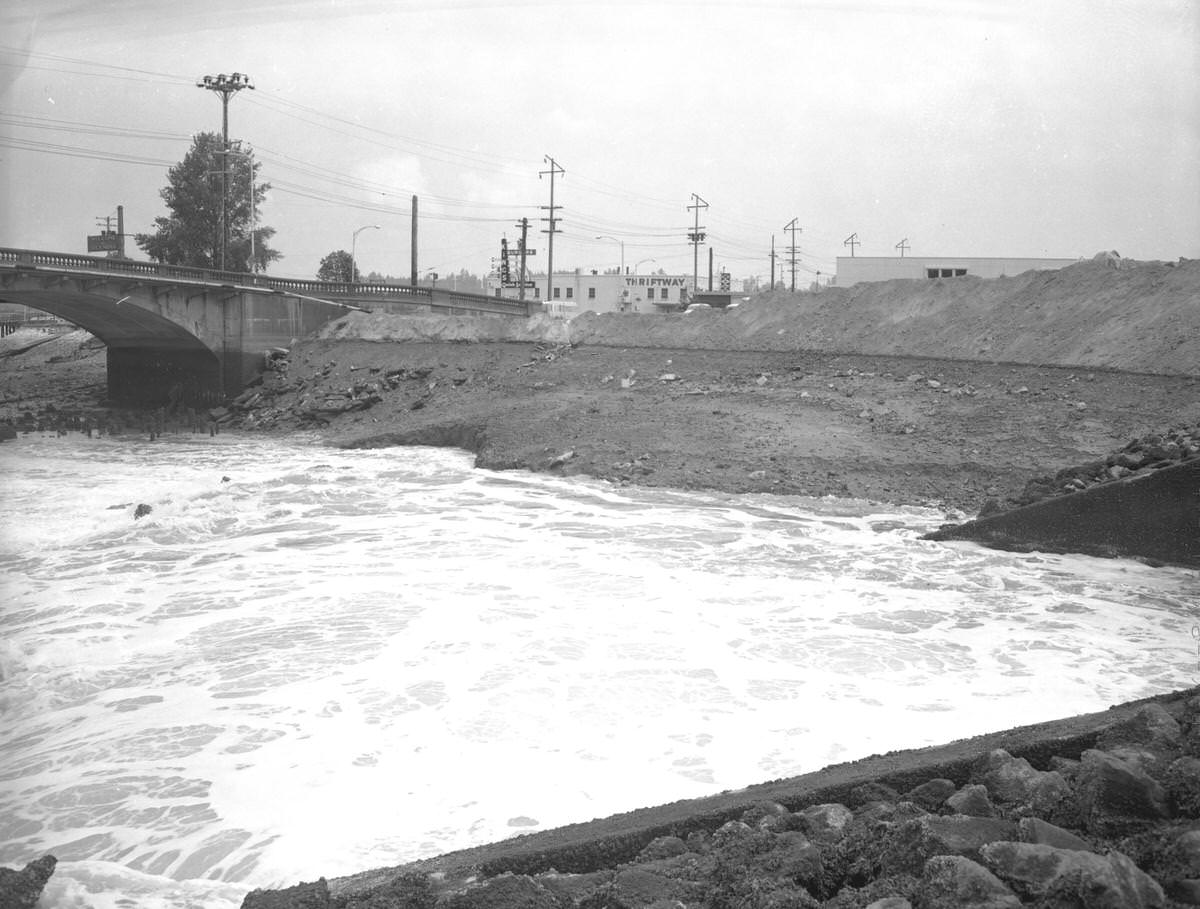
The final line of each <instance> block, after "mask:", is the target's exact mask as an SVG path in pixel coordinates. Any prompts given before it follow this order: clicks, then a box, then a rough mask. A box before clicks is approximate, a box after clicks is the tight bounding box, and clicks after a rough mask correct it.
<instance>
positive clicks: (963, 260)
mask: <svg viewBox="0 0 1200 909" xmlns="http://www.w3.org/2000/svg"><path fill="white" fill-rule="evenodd" d="M1078 261H1079V260H1078V259H1018V258H1012V259H1007V258H983V257H971V256H838V260H837V280H836V281H834V284H835V285H836V286H837V287H850V286H852V285H854V284H860V283H862V282H864V281H892V280H894V279H896V278H911V279H919V280H929V279H932V278H961V277H963V276H964V275H974V276H975V277H977V278H1004V277H1009V278H1011V277H1013V276H1014V275H1019V274H1022V273H1023V272H1027V271H1044V270H1047V269H1056V268H1066V267H1067V266H1068V265H1074V264H1075V263H1076V262H1078Z"/></svg>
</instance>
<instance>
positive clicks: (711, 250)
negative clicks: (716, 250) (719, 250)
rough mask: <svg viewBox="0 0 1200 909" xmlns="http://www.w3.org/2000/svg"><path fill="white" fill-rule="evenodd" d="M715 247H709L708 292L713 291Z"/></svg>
mask: <svg viewBox="0 0 1200 909" xmlns="http://www.w3.org/2000/svg"><path fill="white" fill-rule="evenodd" d="M712 266H713V248H712V247H711V246H710V247H709V248H708V292H709V293H712Z"/></svg>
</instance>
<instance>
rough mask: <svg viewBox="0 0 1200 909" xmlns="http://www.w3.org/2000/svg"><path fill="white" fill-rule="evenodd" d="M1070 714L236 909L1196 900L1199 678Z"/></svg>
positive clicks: (1174, 903) (1154, 903)
mask: <svg viewBox="0 0 1200 909" xmlns="http://www.w3.org/2000/svg"><path fill="white" fill-rule="evenodd" d="M1091 719H1093V720H1095V719H1097V717H1095V716H1094V717H1092V718H1091ZM1084 725H1085V728H1086V731H1080V729H1079V728H1078V727H1077V726H1076V727H1072V725H1071V724H1070V723H1069V722H1066V721H1064V722H1063V723H1060V724H1054V723H1051V724H1043V726H1042V727H1040V728H1037V729H1034V730H1032V733H1031V734H1025V735H1023V734H1022V733H1023V732H1030V731H1028V730H1026V731H1023V730H1014V731H1013V734H1012V736H1011V742H1012V744H1010V745H1009V748H1011V751H1010V750H1008V749H1007V748H1004V747H996V741H995V740H994V737H988V739H989V741H987V742H983V743H980V744H978V745H975V743H973V742H970V741H968V742H966V743H963V745H962V746H961V747H959V748H958V749H953V748H952V747H951V746H946V747H945V748H943V749H932V751H933V752H934V754H933V756H932V757H931V756H930V755H927V754H922V753H921V752H899V753H896V754H893V755H888V756H886V758H885V759H879V761H878V763H880V764H882V763H883V762H884V761H885V760H886V762H887V764H888V765H889V766H890V767H891V768H892V769H891V770H890V772H883V773H879V774H878V775H877V776H875V777H874V778H870V776H868V777H867V779H866V781H864V780H863V778H862V777H861V776H859V777H856V776H855V775H854V774H853V773H852V772H847V773H843V774H842V775H841V779H842V782H841V784H840V785H838V783H837V780H838V778H839V771H840V770H841V768H838V767H835V768H827V770H826V771H822V772H821V773H820V774H816V775H815V776H819V777H822V778H823V779H825V780H826V782H827V785H826V786H824V787H823V788H818V789H816V790H812V789H810V790H807V791H806V790H805V788H804V787H802V786H800V785H795V786H794V787H793V791H792V792H790V793H789V791H788V786H789V783H788V781H779V782H778V783H775V784H765V786H764V787H755V788H759V789H763V790H764V791H763V792H761V793H751V792H743V793H740V796H741V799H742V801H743V803H744V802H745V801H747V800H750V799H752V798H753V797H754V795H756V794H757V795H759V796H760V799H759V800H757V801H754V802H753V804H750V805H748V806H745V807H742V808H736V807H733V808H725V809H721V808H719V807H716V806H715V805H714V804H710V803H715V802H717V801H718V800H717V799H710V800H706V801H705V802H698V803H696V804H692V805H684V806H682V807H681V806H679V805H676V806H665V807H664V808H663V809H657V811H658V812H660V815H666V816H665V817H661V816H660V820H659V823H658V824H657V825H655V824H653V823H649V821H650V820H651V819H652V818H653V815H654V813H655V811H656V810H655V809H648V810H647V811H646V812H644V813H645V814H646V815H647V818H646V819H645V820H643V821H642V822H641V823H640V824H639V825H637V826H631V827H630V832H628V833H625V834H620V833H617V832H614V831H613V830H611V829H610V830H608V831H607V832H605V829H604V826H603V822H595V823H593V824H592V825H583V826H584V827H585V828H589V832H591V836H590V837H588V836H586V835H579V834H578V833H577V834H576V835H575V836H574V837H573V838H572V839H571V840H570V844H565V843H564V844H560V845H558V846H555V847H553V848H549V849H547V848H545V847H539V846H538V845H535V844H536V843H537V842H539V840H538V837H537V836H534V837H529V838H528V840H529V841H530V842H529V845H527V846H525V847H524V848H522V840H525V839H526V838H518V839H517V840H516V841H510V843H509V844H508V846H507V848H504V844H497V846H496V847H492V850H491V851H492V854H490V855H489V848H488V847H482V848H480V849H476V850H470V851H469V852H467V853H464V854H462V855H461V856H454V855H451V856H447V857H443V858H440V859H434V860H430V861H427V862H418V863H414V864H413V865H411V866H405V867H401V868H396V869H391V870H390V871H381V872H373V873H372V874H370V875H365V876H363V877H362V878H360V879H357V880H356V879H345V880H341V881H334V882H329V881H325V880H323V879H322V880H317V881H315V882H313V883H308V884H300V885H297V886H296V887H292V888H288V889H286V890H279V891H255V892H254V893H251V894H249V895H248V896H247V898H246V900H245V901H244V903H243V909H298V907H302V906H303V907H313V909H325V907H328V909H385V907H386V909H418V907H420V909H434V907H445V909H483V907H501V906H503V907H530V909H534V907H536V909H584V907H586V909H641V907H646V909H677V907H680V906H683V907H703V909H727V907H728V909H732V907H745V909H752V907H753V909H766V907H772V909H956V907H963V909H1019V907H1041V909H1051V907H1054V909H1063V907H1105V909H1108V907H1111V909H1142V907H1146V909H1151V907H1161V909H1173V907H1183V906H1195V905H1200V689H1191V690H1190V691H1187V692H1181V693H1178V694H1175V695H1168V696H1162V697H1158V698H1153V699H1149V700H1147V701H1144V702H1140V703H1135V704H1133V705H1129V706H1128V707H1127V708H1126V709H1124V710H1122V711H1120V712H1118V713H1117V715H1116V717H1115V718H1113V717H1107V718H1106V717H1103V716H1100V717H1099V722H1098V723H1096V724H1095V726H1094V727H1087V724H1084ZM1001 741H1004V740H1003V739H1002V740H1001ZM1005 744H1007V742H1005ZM972 745H975V748H974V749H973V748H972V747H971V746H972ZM1013 752H1018V753H1017V754H1014V753H1013ZM864 763H870V760H868V761H867V762H864ZM853 769H854V765H847V770H849V771H853ZM829 783H832V785H829ZM738 795H739V793H731V794H728V795H727V796H726V797H725V799H724V801H725V802H726V803H732V804H733V805H736V804H737V796H738ZM771 796H774V797H771ZM671 809H674V810H671ZM627 826H629V825H627ZM553 833H554V832H553V831H548V832H547V834H544V835H541V836H542V838H546V837H548V836H550V835H551V834H553Z"/></svg>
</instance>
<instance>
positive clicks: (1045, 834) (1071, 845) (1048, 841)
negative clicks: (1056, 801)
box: [1017, 817, 1092, 852]
mask: <svg viewBox="0 0 1200 909" xmlns="http://www.w3.org/2000/svg"><path fill="white" fill-rule="evenodd" d="M1017 835H1018V836H1019V837H1020V838H1021V842H1022V843H1041V844H1042V845H1043V846H1054V847H1055V848H1057V849H1076V850H1081V851H1083V852H1090V851H1091V848H1092V846H1091V844H1090V843H1089V842H1087V840H1085V839H1083V838H1082V837H1079V836H1076V835H1075V834H1074V833H1072V832H1071V831H1070V830H1063V828H1062V827H1056V826H1055V825H1054V824H1051V823H1049V822H1048V821H1043V820H1042V819H1041V818H1037V817H1023V818H1021V820H1019V821H1017Z"/></svg>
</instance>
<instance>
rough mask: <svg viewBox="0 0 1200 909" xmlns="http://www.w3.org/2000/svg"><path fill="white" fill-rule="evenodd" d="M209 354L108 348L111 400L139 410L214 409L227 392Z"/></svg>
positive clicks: (188, 351)
mask: <svg viewBox="0 0 1200 909" xmlns="http://www.w3.org/2000/svg"><path fill="white" fill-rule="evenodd" d="M221 372H222V370H221V364H220V363H218V362H217V358H216V357H215V356H213V354H212V352H211V351H208V350H194V349H193V350H179V349H170V348H153V347H109V348H108V399H109V400H110V401H114V402H117V403H121V404H127V405H131V406H135V407H166V406H170V405H173V404H179V405H182V406H185V407H212V406H214V405H216V404H219V403H220V402H221V400H222V399H223V398H224V397H225V396H226V394H227V392H226V390H225V389H224V388H223V387H222V385H223V383H222V375H221Z"/></svg>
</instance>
